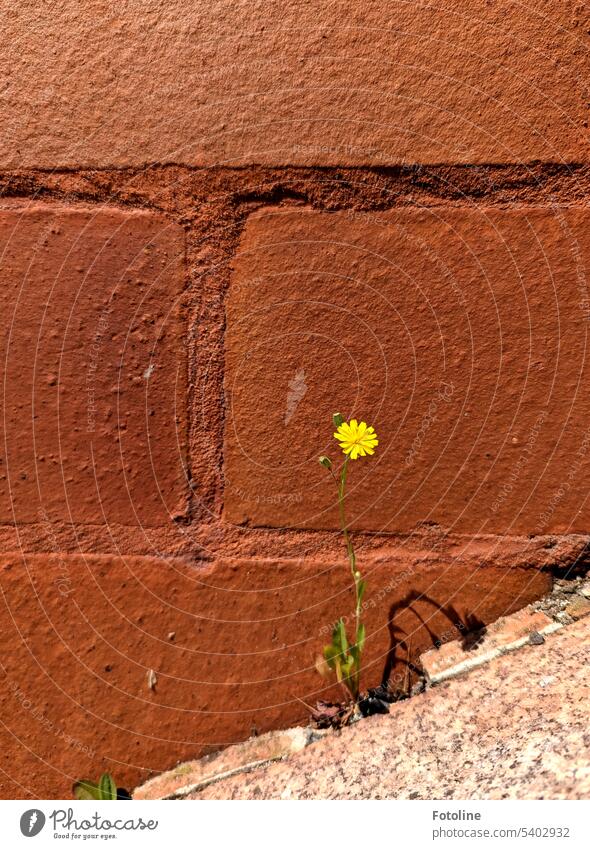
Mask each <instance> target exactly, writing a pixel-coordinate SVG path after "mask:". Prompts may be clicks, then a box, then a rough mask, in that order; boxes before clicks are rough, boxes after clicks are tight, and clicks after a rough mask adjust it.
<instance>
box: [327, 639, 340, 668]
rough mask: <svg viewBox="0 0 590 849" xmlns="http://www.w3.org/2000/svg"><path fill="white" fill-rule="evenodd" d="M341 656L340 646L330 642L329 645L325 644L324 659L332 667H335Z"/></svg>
mask: <svg viewBox="0 0 590 849" xmlns="http://www.w3.org/2000/svg"><path fill="white" fill-rule="evenodd" d="M339 657H340V650H339V648H338V646H335V645H334V643H328V645H327V646H324V659H325V661H326V663H327V664H328V666H329V667H330V669H335V667H336V661H337V659H338V658H339Z"/></svg>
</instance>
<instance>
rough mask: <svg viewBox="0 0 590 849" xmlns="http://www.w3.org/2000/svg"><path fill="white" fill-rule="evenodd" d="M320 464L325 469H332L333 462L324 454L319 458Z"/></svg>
mask: <svg viewBox="0 0 590 849" xmlns="http://www.w3.org/2000/svg"><path fill="white" fill-rule="evenodd" d="M319 463H320V466H323V467H324V469H331V468H332V461H331V460H330V458H329V457H326V456H324V455H323V454H322V456H321V457H320V458H319Z"/></svg>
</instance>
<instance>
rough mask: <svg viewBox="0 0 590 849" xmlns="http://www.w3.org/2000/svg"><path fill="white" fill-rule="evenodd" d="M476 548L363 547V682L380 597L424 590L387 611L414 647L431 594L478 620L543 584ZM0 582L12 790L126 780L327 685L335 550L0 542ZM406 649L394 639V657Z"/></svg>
mask: <svg viewBox="0 0 590 849" xmlns="http://www.w3.org/2000/svg"><path fill="white" fill-rule="evenodd" d="M487 554H488V559H490V560H491V559H492V558H493V551H491V550H488V552H487ZM521 555H522V552H521ZM538 555H539V552H538V551H537V552H536V556H537V557H538ZM480 557H481V552H479V556H476V555H474V554H473V553H472V554H471V555H468V554H465V556H464V557H463V558H461V557H459V556H457V558H456V560H455V562H454V565H453V568H449V565H448V554H447V556H442V555H441V556H439V555H436V554H434V553H432V552H431V553H428V552H420V551H414V552H409V551H407V550H405V551H404V550H403V549H400V550H395V551H394V550H392V551H390V552H389V553H387V552H383V553H382V554H381V555H380V556H379V557H378V558H372V559H371V558H367V559H366V569H367V574H368V579H369V582H370V583H369V586H370V590H371V598H372V602H375V603H370V604H369V605H368V607H367V612H366V620H367V633H368V636H367V653H366V656H365V668H364V675H365V679H366V681H367V684H370V685H372V684H377V683H379V681H380V678H381V676H382V674H383V671H384V668H385V667H386V664H387V660H388V651H389V648H390V634H389V629H388V627H387V622H388V615H391V614H390V608H391V605H392V604H395V603H397V604H399V603H400V602H401V601H402V600H403V599H404V598H405V596H406V595H407V593H408V591H409V590H410V589H412V588H414V589H417V590H418V591H419V592H420V593H427V594H428V595H429V597H430V598H431V599H433V600H434V606H433V604H432V603H426V602H425V601H418V602H417V603H414V605H413V607H414V610H410V609H409V608H408V606H407V605H406V606H403V605H402V606H401V607H402V609H400V610H399V611H398V615H396V628H398V629H402V630H401V632H397V633H398V636H403V635H405V637H406V638H408V637H409V638H410V639H411V651H412V656H415V657H417V656H418V655H419V653H420V652H421V651H423V650H424V649H425V648H426V647H427V646H429V645H430V644H431V642H430V638H429V636H428V634H427V633H426V631H425V630H424V629H422V628H421V627H420V619H419V618H418V617H417V616H416V613H415V612H414V611H415V610H417V611H418V613H419V615H421V616H422V618H423V619H425V620H426V621H427V622H428V624H429V627H430V629H431V632H433V633H435V634H437V635H439V637H441V638H445V634H446V635H447V637H446V638H447V639H448V638H450V636H453V637H454V636H455V635H456V633H457V631H456V629H455V628H453V626H452V624H451V623H450V621H449V619H448V617H447V616H445V615H444V614H443V613H441V612H440V610H437V607H436V602H439V603H441V604H444V605H446V604H448V603H454V604H455V606H456V608H457V610H458V611H459V612H460V613H461V615H462V616H464V615H465V613H466V611H467V612H472V613H475V614H476V615H477V616H479V617H480V618H481V619H483V620H484V621H486V622H488V621H490V620H491V619H495V618H496V617H497V616H498V615H500V614H502V613H505V612H508V611H511V610H514V609H516V608H517V607H518V606H521V605H522V604H526V603H527V602H529V601H531V600H533V599H535V598H537V597H538V596H540V595H542V594H543V593H544V592H546V591H547V589H548V587H549V586H550V583H551V581H550V578H549V576H548V575H547V574H546V573H543V572H541V571H540V570H539V569H537V568H530V569H522V568H512V567H510V565H509V564H505V563H501V562H499V561H497V562H495V563H494V565H493V566H488V567H483V568H482V567H481V565H480V564H481V560H480ZM530 557H531V558H533V557H535V553H534V552H531V553H530ZM0 585H1V587H2V595H1V599H0V653H1V655H2V679H1V680H2V687H1V688H0V713H1V716H2V720H3V726H2V728H1V729H0V768H1V769H0V795H1V796H5V795H8V796H10V794H12V793H14V792H15V791H14V785H13V784H12V782H17V783H18V785H19V788H20V789H19V790H18V794H17V795H19V796H22V795H26V794H27V793H31V794H33V795H37V796H39V797H41V798H60V799H63V798H68V797H69V795H70V788H71V784H72V782H73V781H74V780H75V779H77V778H80V776H81V775H94V774H95V773H97V772H100V771H101V770H104V769H108V770H110V771H111V772H113V773H114V774H115V775H116V777H117V780H118V781H119V782H120V783H121V784H122V785H123V786H128V787H130V788H131V787H133V786H135V785H137V784H138V783H139V782H140V781H142V780H144V779H145V778H147V777H148V776H149V773H150V771H155V772H161V771H162V770H164V769H169V768H171V767H172V766H173V765H174V764H175V763H177V762H178V760H187V759H190V758H195V757H199V756H200V755H202V754H205V753H206V752H208V751H212V750H216V749H219V748H220V747H222V746H224V745H227V744H229V743H232V742H236V741H238V740H244V739H246V738H248V737H249V736H250V735H251V734H252V733H253V731H254V730H258V731H266V730H269V729H272V728H286V727H289V726H290V725H293V724H296V723H301V722H305V721H306V716H307V711H306V708H305V706H304V705H302V703H301V701H299V699H303V700H304V701H305V702H307V703H310V702H313V701H314V700H315V699H316V698H318V697H322V696H328V697H329V696H337V695H338V692H339V691H338V690H337V689H336V688H335V687H333V686H332V684H331V682H329V683H327V682H325V681H324V680H323V679H322V678H320V677H319V676H318V674H317V672H316V670H315V667H314V661H315V658H316V655H317V654H318V653H319V651H320V650H321V647H322V645H323V644H324V642H325V640H326V633H325V628H326V625H328V624H329V623H330V622H332V621H334V620H335V619H336V618H338V617H339V616H340V615H343V614H345V615H346V614H347V612H348V615H350V613H351V607H352V604H353V601H352V591H351V587H350V585H349V582H348V577H347V572H346V567H345V565H344V563H343V562H342V561H339V562H336V563H334V561H333V560H331V559H330V560H329V561H327V562H323V561H315V562H310V561H307V562H303V563H302V562H301V561H299V560H297V561H290V562H289V561H283V562H281V561H278V560H277V561H261V560H255V559H253V560H227V561H222V562H218V563H206V564H191V563H188V562H186V560H182V559H178V558H169V559H166V560H164V559H160V558H156V557H107V556H96V555H86V556H84V555H66V554H58V555H50V556H47V555H45V556H44V555H26V554H25V555H23V554H22V553H21V552H15V553H12V554H4V555H1V556H0ZM376 599H379V600H380V601H379V604H377V603H376ZM322 628H323V629H324V630H323V631H322V630H321V629H322ZM406 653H407V649H404V648H400V649H399V650H398V653H397V659H398V660H399V661H403V659H404V656H405V654H406ZM150 669H152V670H154V672H155V674H156V677H157V683H156V686H155V689H151V688H150V687H149V686H148V680H147V676H148V670H150ZM405 678H406V673H405V667H404V666H403V664H402V665H401V666H399V665H394V667H393V669H392V683H393V684H394V685H395V686H397V687H401V686H402V684H403V682H404V680H405ZM5 777H6V779H7V780H6V781H5ZM8 779H11V780H12V782H11V781H10V780H8Z"/></svg>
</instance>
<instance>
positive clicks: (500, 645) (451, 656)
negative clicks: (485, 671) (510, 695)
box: [420, 608, 559, 683]
mask: <svg viewBox="0 0 590 849" xmlns="http://www.w3.org/2000/svg"><path fill="white" fill-rule="evenodd" d="M556 627H559V626H556V623H555V622H554V620H553V619H550V618H549V617H548V616H547V614H546V613H543V611H542V610H537V611H534V610H531V609H529V608H524V609H523V610H519V611H517V612H516V613H513V614H512V615H511V616H502V617H501V618H500V619H498V620H496V622H493V623H492V624H491V625H490V627H489V628H485V629H482V633H481V634H480V635H479V636H478V637H477V639H475V638H474V639H473V641H470V640H464V639H462V640H453V641H452V642H450V643H446V645H443V646H441V647H440V648H438V649H437V648H433V649H430V650H429V651H427V652H425V653H424V654H423V655H422V657H421V658H420V666H421V667H422V669H423V670H424V673H425V674H426V678H427V680H428V681H430V682H434V683H437V682H439V681H442V680H444V679H446V678H453V677H455V676H457V675H460V674H462V673H464V672H466V671H467V670H469V669H473V668H474V667H476V666H481V665H483V664H484V663H488V662H489V661H490V660H492V659H493V658H495V657H498V656H499V655H500V654H503V653H505V652H507V651H510V650H512V649H516V648H520V647H521V645H522V644H523V642H524V644H526V641H528V640H526V638H528V637H529V636H530V634H532V633H533V632H537V633H540V634H544V633H546V632H547V630H548V631H549V632H551V631H552V630H553V629H555V628H556Z"/></svg>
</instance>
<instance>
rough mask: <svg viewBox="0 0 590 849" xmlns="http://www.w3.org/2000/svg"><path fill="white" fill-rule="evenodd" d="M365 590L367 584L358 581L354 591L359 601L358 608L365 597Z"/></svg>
mask: <svg viewBox="0 0 590 849" xmlns="http://www.w3.org/2000/svg"><path fill="white" fill-rule="evenodd" d="M366 588H367V582H366V581H359V582H358V584H357V588H356V591H357V595H358V600H359V607H360V606H361V604H362V603H363V596H364V595H365V590H366Z"/></svg>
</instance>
